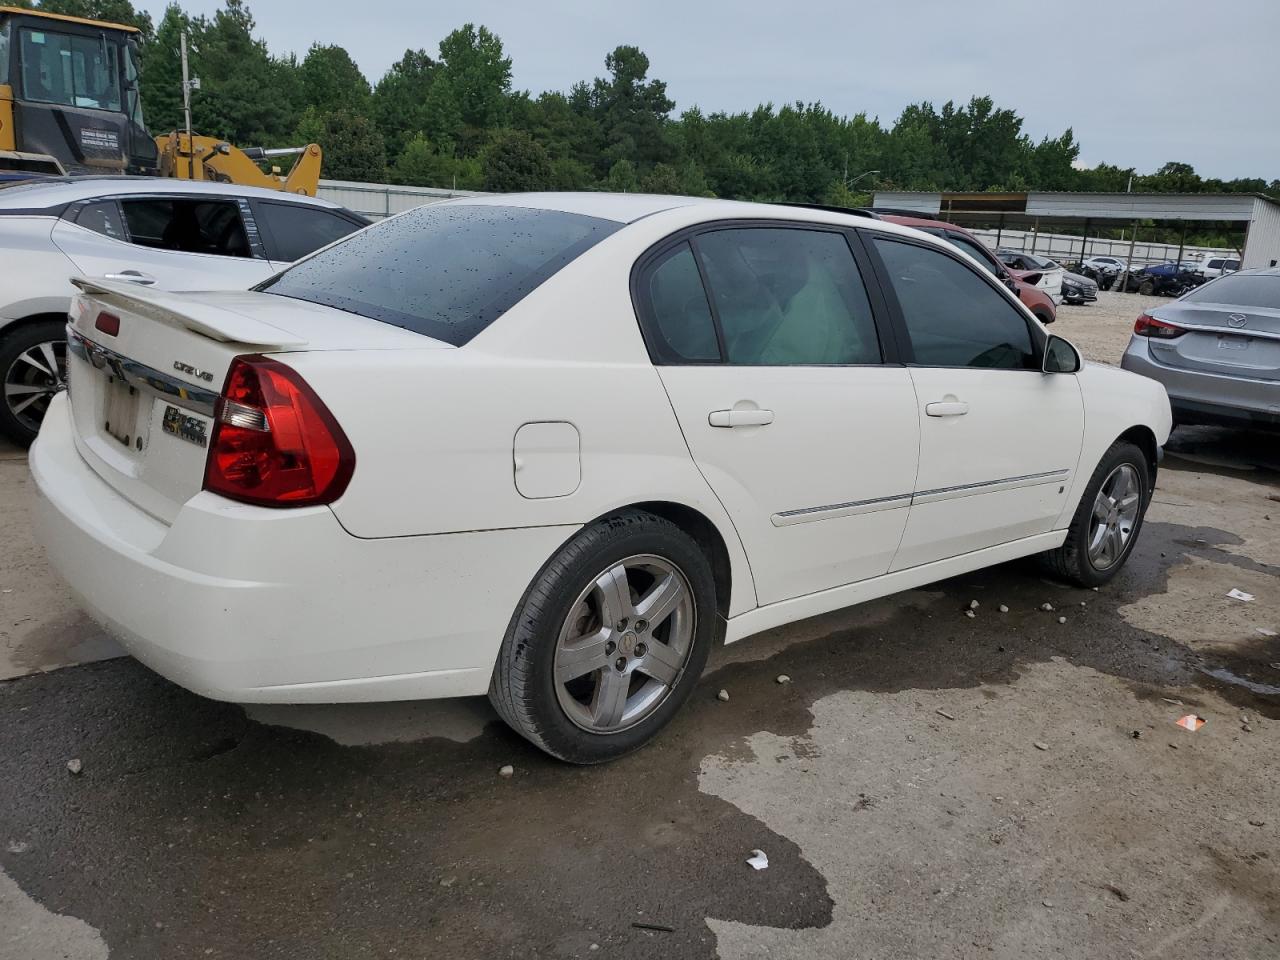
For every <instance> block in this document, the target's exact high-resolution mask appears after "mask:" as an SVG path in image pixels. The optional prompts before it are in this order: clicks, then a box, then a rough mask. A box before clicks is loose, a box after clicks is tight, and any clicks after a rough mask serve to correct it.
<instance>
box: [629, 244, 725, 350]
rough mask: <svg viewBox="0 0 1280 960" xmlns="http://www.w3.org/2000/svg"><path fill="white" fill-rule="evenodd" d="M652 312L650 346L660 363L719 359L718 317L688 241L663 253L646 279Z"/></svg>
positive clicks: (649, 310)
mask: <svg viewBox="0 0 1280 960" xmlns="http://www.w3.org/2000/svg"><path fill="white" fill-rule="evenodd" d="M643 284H644V288H645V292H646V293H647V294H648V300H647V309H648V312H649V314H650V318H649V319H650V323H649V329H650V330H651V331H652V333H651V335H650V337H649V346H650V349H651V350H652V351H653V354H654V360H656V361H658V362H660V363H714V362H717V361H719V360H720V345H719V343H718V342H717V340H716V328H715V321H714V320H713V319H712V317H711V307H710V305H709V304H708V303H707V293H706V290H705V289H704V288H703V286H702V276H701V275H700V274H699V273H698V264H697V262H696V261H695V260H694V258H693V250H692V248H691V247H690V246H689V244H688V243H687V242H686V243H682V244H680V245H679V246H678V247H676V248H675V249H673V250H669V251H668V252H667V253H665V254H663V255H662V257H661V258H660V259H659V260H658V262H657V263H656V264H654V265H652V266H651V267H650V268H649V270H648V273H647V279H645V280H644V281H643Z"/></svg>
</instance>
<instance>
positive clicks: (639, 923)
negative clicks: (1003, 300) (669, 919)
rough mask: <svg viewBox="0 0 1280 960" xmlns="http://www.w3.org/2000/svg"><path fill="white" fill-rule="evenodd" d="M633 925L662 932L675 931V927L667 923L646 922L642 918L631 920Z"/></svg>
mask: <svg viewBox="0 0 1280 960" xmlns="http://www.w3.org/2000/svg"><path fill="white" fill-rule="evenodd" d="M631 926H633V927H635V928H636V929H637V930H659V931H661V932H662V933H675V932H676V928H675V927H668V926H667V925H666V924H665V923H644V922H642V921H640V920H633V921H631Z"/></svg>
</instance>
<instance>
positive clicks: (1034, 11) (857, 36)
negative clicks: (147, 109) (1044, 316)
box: [134, 0, 1280, 180]
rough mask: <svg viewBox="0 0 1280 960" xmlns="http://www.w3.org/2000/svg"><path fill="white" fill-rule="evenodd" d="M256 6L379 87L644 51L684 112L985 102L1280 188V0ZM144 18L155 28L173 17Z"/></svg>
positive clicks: (587, 63)
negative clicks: (484, 56) (410, 61)
mask: <svg viewBox="0 0 1280 960" xmlns="http://www.w3.org/2000/svg"><path fill="white" fill-rule="evenodd" d="M180 2H181V5H182V7H183V8H184V9H185V10H187V11H188V12H189V13H192V14H197V13H212V12H213V11H214V10H216V9H218V8H219V7H220V6H221V5H222V4H221V0H180ZM247 2H248V6H249V9H250V10H251V11H252V13H253V16H254V18H255V20H256V21H257V29H258V34H259V35H260V36H261V37H262V38H263V39H265V40H266V41H267V44H268V46H269V47H270V49H271V51H272V52H273V53H276V54H284V53H287V52H289V51H293V52H295V53H296V54H297V55H298V56H299V57H302V56H304V55H305V54H306V51H307V48H308V47H309V46H310V45H311V44H312V43H333V44H340V45H342V46H343V47H345V48H346V49H347V51H348V52H349V53H350V54H351V56H352V57H353V59H354V60H355V61H356V63H358V64H359V65H360V68H361V69H362V70H363V71H364V73H365V75H366V76H368V77H369V79H370V81H371V82H376V81H377V79H378V78H379V77H380V76H382V74H383V73H384V72H385V71H386V69H387V68H388V67H389V66H390V65H391V64H392V63H393V62H395V61H396V60H398V59H399V58H400V56H401V55H402V54H403V53H404V51H405V49H406V48H407V47H414V48H419V47H421V48H425V49H426V50H427V51H428V52H429V53H431V54H432V55H433V56H434V55H435V54H436V52H437V48H438V45H439V42H440V40H441V38H443V37H444V36H445V35H446V34H447V33H449V32H450V31H451V30H453V29H454V28H456V27H458V26H460V25H462V24H463V23H467V22H473V23H476V24H484V25H485V26H487V27H488V28H489V29H490V30H492V31H493V32H494V33H496V34H498V36H500V37H501V38H502V41H503V45H504V47H505V49H506V51H507V55H508V56H510V57H511V58H512V72H513V82H514V86H515V88H516V89H522V90H531V91H533V92H534V93H535V94H537V93H540V92H541V91H543V90H563V91H567V90H568V89H569V87H570V86H572V85H573V83H575V82H576V81H578V80H590V79H591V78H593V77H596V76H602V75H603V74H604V73H605V69H604V57H605V54H606V53H608V52H609V51H610V50H612V49H613V48H614V47H616V46H618V45H619V44H633V45H635V46H638V47H639V48H640V49H641V50H643V51H644V52H645V53H646V54H647V55H648V57H649V61H650V64H651V66H650V71H649V75H650V77H656V78H658V79H660V80H664V81H666V83H667V95H668V96H669V97H670V98H671V99H673V100H675V101H676V111H677V113H678V112H679V111H681V110H683V109H685V108H687V107H690V106H693V105H697V106H699V107H701V108H702V110H703V111H704V112H707V113H710V112H715V111H719V110H724V111H728V112H735V111H740V110H750V109H752V108H753V107H755V106H756V105H757V104H760V103H764V102H773V103H774V104H782V103H786V102H791V101H797V100H799V101H804V102H814V101H821V102H822V103H823V104H824V105H825V106H827V107H828V108H830V109H831V110H833V111H835V112H836V113H838V114H846V115H852V114H855V113H866V114H867V115H868V116H873V117H876V116H878V117H879V118H880V121H881V123H882V124H884V125H885V126H889V125H891V124H892V123H893V121H894V119H895V118H896V117H897V116H898V114H899V113H900V112H901V111H902V108H903V107H905V106H906V105H907V104H909V103H914V102H918V101H920V100H932V101H933V102H934V103H935V104H937V105H941V104H942V103H945V102H946V101H947V100H955V101H957V102H965V101H967V100H968V99H969V97H970V96H973V95H981V94H990V95H991V96H992V97H993V98H994V99H995V101H996V104H997V105H998V106H1001V107H1008V108H1012V109H1013V110H1015V111H1017V113H1018V114H1019V115H1020V116H1021V117H1022V118H1023V120H1024V126H1023V129H1024V132H1026V133H1027V134H1028V135H1030V136H1031V137H1032V138H1033V139H1035V140H1039V139H1040V138H1041V137H1044V136H1057V135H1059V134H1060V133H1061V132H1062V131H1063V130H1065V129H1066V128H1067V127H1071V128H1072V129H1074V131H1075V134H1076V140H1077V142H1078V143H1080V144H1081V148H1082V149H1081V155H1080V159H1081V161H1082V165H1086V166H1093V165H1095V164H1097V163H1099V162H1103V161H1105V162H1107V163H1112V164H1115V165H1117V166H1121V167H1130V166H1132V167H1135V168H1136V169H1137V170H1138V171H1139V172H1141V173H1147V172H1151V171H1153V170H1155V169H1156V168H1157V167H1159V166H1160V165H1161V164H1163V163H1165V162H1167V161H1171V160H1176V161H1180V162H1184V163H1190V164H1191V165H1192V166H1194V167H1195V169H1196V171H1197V172H1198V173H1200V174H1201V175H1202V176H1205V177H1222V178H1224V179H1230V178H1233V177H1263V178H1265V179H1267V180H1274V179H1280V0H1231V2H1229V3H1225V4H1212V3H1205V2H1203V0H1072V2H1071V3H1069V4H1054V3H1045V2H1038V3H1030V2H1026V0H887V2H885V0H873V2H867V0H845V2H829V0H810V2H806V0H798V2H793V3H788V4H784V3H779V2H778V0H682V2H675V0H641V2H639V3H629V4H626V5H622V4H615V3H610V2H609V0H603V2H602V0H508V2H499V0H467V2H465V3H459V2H449V0H359V2H357V3H352V2H351V0H247ZM134 5H135V7H137V8H139V9H145V10H149V11H150V12H151V14H152V16H153V17H154V18H155V19H156V21H157V22H158V21H159V19H160V17H161V15H162V14H163V12H164V7H165V0H141V2H139V0H134ZM611 8H616V9H611Z"/></svg>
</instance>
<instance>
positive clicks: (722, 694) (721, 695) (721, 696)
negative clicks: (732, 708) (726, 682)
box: [716, 690, 729, 703]
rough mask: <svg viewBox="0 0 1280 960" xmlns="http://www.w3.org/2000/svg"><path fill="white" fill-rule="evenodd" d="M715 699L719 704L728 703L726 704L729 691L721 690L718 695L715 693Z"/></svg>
mask: <svg viewBox="0 0 1280 960" xmlns="http://www.w3.org/2000/svg"><path fill="white" fill-rule="evenodd" d="M716 699H717V700H719V701H720V702H721V703H728V702H729V691H728V690H721V691H720V692H719V693H717V694H716Z"/></svg>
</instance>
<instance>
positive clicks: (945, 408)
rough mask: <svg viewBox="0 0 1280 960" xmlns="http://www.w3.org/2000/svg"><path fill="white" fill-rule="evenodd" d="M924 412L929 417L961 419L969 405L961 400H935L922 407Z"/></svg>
mask: <svg viewBox="0 0 1280 960" xmlns="http://www.w3.org/2000/svg"><path fill="white" fill-rule="evenodd" d="M924 412H925V415H926V416H929V417H963V416H964V415H965V414H966V413H968V412H969V405H968V404H967V403H965V402H964V401H963V400H935V401H934V402H933V403H926V404H925V405H924Z"/></svg>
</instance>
